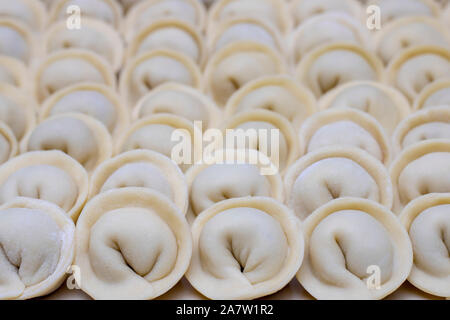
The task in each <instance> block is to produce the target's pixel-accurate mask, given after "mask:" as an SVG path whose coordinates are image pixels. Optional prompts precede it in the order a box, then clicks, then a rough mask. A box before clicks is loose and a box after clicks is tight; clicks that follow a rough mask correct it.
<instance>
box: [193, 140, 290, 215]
mask: <svg viewBox="0 0 450 320" xmlns="http://www.w3.org/2000/svg"><path fill="white" fill-rule="evenodd" d="M212 156H213V157H214V158H213V160H214V161H211V162H207V163H200V164H196V165H194V166H192V168H190V169H189V170H188V171H187V172H186V180H187V184H188V187H189V194H190V202H189V203H190V207H189V211H188V213H187V218H188V220H189V221H190V222H193V221H194V219H195V217H197V216H198V215H199V214H200V213H201V212H202V211H204V210H206V209H208V208H209V207H211V206H212V205H214V204H215V203H217V202H220V201H223V200H228V199H232V198H242V197H271V198H274V199H277V200H278V201H283V200H284V190H283V184H282V180H281V176H280V174H279V173H278V172H273V171H271V169H272V168H271V166H273V164H272V163H270V160H269V159H268V158H267V157H266V156H265V155H264V154H261V153H260V152H258V151H256V150H250V152H248V153H245V152H244V151H243V150H228V149H217V150H216V152H215V153H214V154H212ZM227 157H229V158H227ZM238 159H241V161H238ZM227 160H228V161H227Z"/></svg>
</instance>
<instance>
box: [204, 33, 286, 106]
mask: <svg viewBox="0 0 450 320" xmlns="http://www.w3.org/2000/svg"><path fill="white" fill-rule="evenodd" d="M284 71H285V66H284V63H283V61H282V59H281V57H280V56H279V54H278V53H277V52H276V51H275V50H273V49H272V48H271V47H268V46H266V45H263V44H260V43H257V42H251V41H250V42H247V41H238V42H234V43H232V44H230V45H228V46H226V47H225V48H222V49H221V50H219V51H217V52H216V53H215V54H214V55H213V56H212V57H211V58H210V59H209V62H208V64H207V66H206V69H205V78H204V86H205V88H206V90H205V91H206V92H207V93H208V94H210V95H211V96H212V97H213V99H214V100H215V101H216V102H217V104H218V105H219V106H224V105H225V104H226V103H227V100H228V99H229V98H230V97H231V95H232V94H233V93H235V92H236V91H237V90H239V89H240V88H241V87H242V86H244V85H245V84H246V83H248V82H250V81H252V80H255V79H257V78H259V77H262V76H269V75H277V74H281V73H284Z"/></svg>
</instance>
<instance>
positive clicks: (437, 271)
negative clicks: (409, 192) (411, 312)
mask: <svg viewBox="0 0 450 320" xmlns="http://www.w3.org/2000/svg"><path fill="white" fill-rule="evenodd" d="M400 221H401V222H402V224H403V225H404V226H405V228H406V230H407V231H408V233H409V237H410V239H411V242H412V246H413V250H414V264H413V267H412V270H411V273H410V274H409V277H408V280H409V282H411V283H412V284H413V285H414V286H416V287H417V288H419V289H420V290H422V291H425V292H427V293H429V294H432V295H435V296H441V297H449V296H450V258H449V250H450V249H449V248H450V194H449V193H444V194H429V195H426V196H423V197H420V198H417V199H416V200H414V201H412V202H411V203H410V204H409V205H408V206H407V207H406V208H405V209H404V210H403V211H402V214H401V216H400Z"/></svg>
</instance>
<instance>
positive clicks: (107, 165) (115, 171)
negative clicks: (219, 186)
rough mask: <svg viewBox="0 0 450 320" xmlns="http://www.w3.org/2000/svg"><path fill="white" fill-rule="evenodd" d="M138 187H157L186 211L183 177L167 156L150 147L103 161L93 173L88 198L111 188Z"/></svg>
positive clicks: (182, 210) (153, 188)
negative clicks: (149, 148)
mask: <svg viewBox="0 0 450 320" xmlns="http://www.w3.org/2000/svg"><path fill="white" fill-rule="evenodd" d="M129 187H141V188H148V189H152V190H155V191H158V192H160V193H162V194H163V195H165V196H166V197H167V198H169V199H170V200H171V201H173V202H174V203H175V204H176V205H177V206H178V208H179V209H180V210H181V212H182V213H183V214H185V213H186V211H187V206H188V190H187V184H186V180H185V178H184V175H183V173H182V172H181V171H180V169H179V168H178V166H177V165H176V164H175V163H174V162H173V161H171V160H170V159H169V158H167V157H165V156H163V155H161V154H159V153H157V152H154V151H150V150H133V151H128V152H125V153H122V154H120V155H118V156H116V157H114V158H112V159H110V160H107V161H105V162H104V163H102V164H101V165H100V166H99V167H98V168H97V170H95V172H94V173H93V175H92V178H91V181H90V188H89V190H90V192H89V193H90V195H89V198H92V197H94V196H95V195H97V194H99V193H102V192H105V191H108V190H111V189H121V188H129Z"/></svg>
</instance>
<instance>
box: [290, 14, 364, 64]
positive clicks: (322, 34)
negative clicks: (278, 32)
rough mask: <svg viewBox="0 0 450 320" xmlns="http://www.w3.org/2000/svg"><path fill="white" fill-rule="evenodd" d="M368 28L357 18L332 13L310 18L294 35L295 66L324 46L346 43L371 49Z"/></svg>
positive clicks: (292, 46) (292, 45)
mask: <svg viewBox="0 0 450 320" xmlns="http://www.w3.org/2000/svg"><path fill="white" fill-rule="evenodd" d="M369 41H370V35H369V34H368V31H367V28H366V27H365V26H364V25H362V24H361V23H360V22H359V20H358V19H357V18H354V17H352V16H349V15H348V14H345V13H340V12H332V13H326V14H321V15H318V16H315V17H314V18H310V19H308V20H307V21H305V23H302V25H301V26H299V27H298V28H297V29H296V30H295V31H294V33H293V35H292V39H291V52H290V54H292V58H293V61H294V63H295V64H297V63H299V62H300V60H301V59H302V57H303V56H305V54H307V53H308V52H310V51H312V50H313V49H316V48H318V47H320V46H321V45H324V44H330V43H333V42H341V43H342V42H344V43H351V44H354V45H359V46H362V47H366V48H370V42H369Z"/></svg>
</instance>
